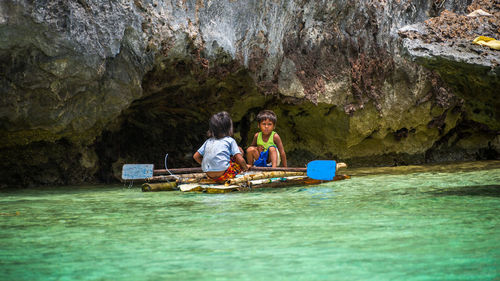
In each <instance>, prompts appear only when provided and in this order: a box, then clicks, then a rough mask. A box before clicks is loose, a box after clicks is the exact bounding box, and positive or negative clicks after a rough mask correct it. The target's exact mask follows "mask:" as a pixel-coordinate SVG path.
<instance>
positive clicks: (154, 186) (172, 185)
mask: <svg viewBox="0 0 500 281" xmlns="http://www.w3.org/2000/svg"><path fill="white" fill-rule="evenodd" d="M172 190H178V188H177V182H175V181H172V182H160V183H145V184H143V185H142V191H143V192H148V191H172Z"/></svg>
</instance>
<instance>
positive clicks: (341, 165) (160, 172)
mask: <svg viewBox="0 0 500 281" xmlns="http://www.w3.org/2000/svg"><path fill="white" fill-rule="evenodd" d="M345 167H347V165H346V164H345V163H342V162H338V163H337V169H340V168H345ZM168 170H169V171H170V173H172V174H189V173H203V170H202V169H201V167H194V168H174V169H168ZM250 171H265V172H270V171H286V172H307V168H300V167H274V168H273V167H255V166H252V168H250ZM153 174H154V175H169V172H168V171H167V170H166V169H157V170H154V171H153Z"/></svg>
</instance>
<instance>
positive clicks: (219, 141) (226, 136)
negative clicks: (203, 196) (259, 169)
mask: <svg viewBox="0 0 500 281" xmlns="http://www.w3.org/2000/svg"><path fill="white" fill-rule="evenodd" d="M232 135H233V121H232V120H231V116H229V113H227V112H225V111H222V112H219V113H216V114H214V115H213V116H212V117H211V118H210V122H209V130H208V137H209V139H207V140H206V141H205V143H203V145H202V146H201V147H200V148H199V149H198V151H196V152H195V154H194V155H193V158H194V160H195V161H196V162H198V164H201V168H202V170H203V172H205V173H206V174H207V176H208V177H209V178H211V179H213V180H214V181H215V182H217V183H224V182H226V181H227V180H229V179H232V178H234V177H235V176H236V175H237V174H239V173H241V172H242V171H247V170H248V166H247V163H246V162H245V159H244V158H243V156H242V154H243V149H241V148H240V147H238V144H237V143H236V141H235V140H234V139H233V138H232Z"/></svg>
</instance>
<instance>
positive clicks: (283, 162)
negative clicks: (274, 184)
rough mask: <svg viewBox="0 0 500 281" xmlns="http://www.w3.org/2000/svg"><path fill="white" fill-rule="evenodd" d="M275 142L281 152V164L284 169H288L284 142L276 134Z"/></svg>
mask: <svg viewBox="0 0 500 281" xmlns="http://www.w3.org/2000/svg"><path fill="white" fill-rule="evenodd" d="M273 141H274V143H275V144H276V146H277V147H278V151H279V152H280V158H281V164H282V165H283V167H287V163H286V153H285V148H284V147H283V142H282V141H281V138H280V136H279V135H278V133H276V134H274V137H273Z"/></svg>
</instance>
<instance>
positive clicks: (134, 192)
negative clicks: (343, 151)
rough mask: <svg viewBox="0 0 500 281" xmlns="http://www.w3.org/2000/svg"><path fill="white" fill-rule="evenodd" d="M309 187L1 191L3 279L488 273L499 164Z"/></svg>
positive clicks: (499, 249) (497, 220)
mask: <svg viewBox="0 0 500 281" xmlns="http://www.w3.org/2000/svg"><path fill="white" fill-rule="evenodd" d="M347 173H349V174H352V175H353V177H352V179H350V180H344V181H339V182H333V183H326V184H321V185H317V186H310V187H307V188H304V187H291V188H284V189H264V190H255V191H252V192H246V193H229V194H196V193H180V192H158V193H143V192H141V191H140V189H139V188H138V186H136V187H134V188H130V189H129V188H127V187H124V186H122V185H118V186H82V187H74V186H73V187H58V188H39V189H27V190H16V191H13V190H4V191H0V213H1V215H0V223H1V230H0V280H499V279H500V162H499V161H496V162H476V163H462V164H456V165H447V166H442V165H440V166H427V167H418V166H413V167H404V168H383V169H359V170H351V171H349V170H348V171H347Z"/></svg>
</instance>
